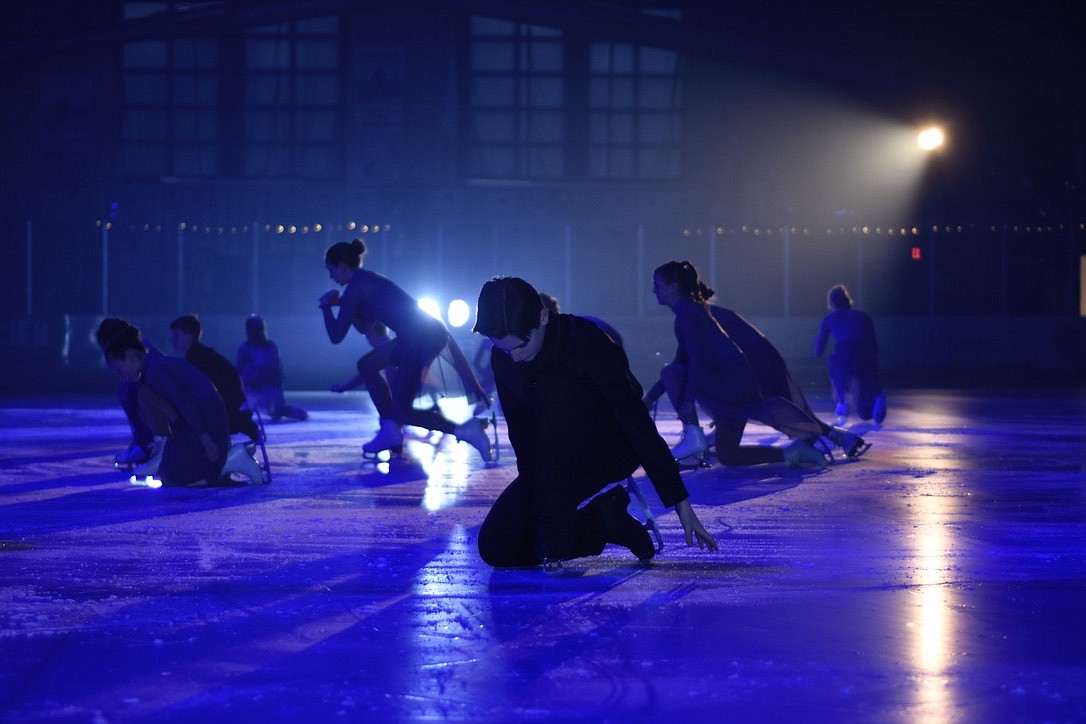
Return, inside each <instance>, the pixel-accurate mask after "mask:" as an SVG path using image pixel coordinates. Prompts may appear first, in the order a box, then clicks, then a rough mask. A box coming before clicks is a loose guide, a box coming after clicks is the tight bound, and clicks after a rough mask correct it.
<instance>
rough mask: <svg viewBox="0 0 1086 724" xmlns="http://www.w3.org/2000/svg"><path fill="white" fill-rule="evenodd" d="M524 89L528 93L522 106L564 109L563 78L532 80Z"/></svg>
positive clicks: (522, 99) (522, 101) (523, 99)
mask: <svg viewBox="0 0 1086 724" xmlns="http://www.w3.org/2000/svg"><path fill="white" fill-rule="evenodd" d="M522 88H523V89H524V90H525V91H526V92H525V95H524V97H523V98H521V104H522V105H525V106H531V107H534V108H561V107H562V101H563V98H562V79H561V78H535V77H533V78H531V80H530V81H529V82H527V83H525V84H524V85H523V86H522Z"/></svg>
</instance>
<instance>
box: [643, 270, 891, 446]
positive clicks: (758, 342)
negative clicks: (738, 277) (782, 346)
mask: <svg viewBox="0 0 1086 724" xmlns="http://www.w3.org/2000/svg"><path fill="white" fill-rule="evenodd" d="M683 264H687V265H689V262H668V263H667V264H664V265H663V266H661V267H660V269H658V270H657V272H658V273H660V274H662V278H663V279H678V278H680V277H681V276H682V275H683V274H684V273H690V272H691V271H692V273H694V274H696V273H697V270H696V269H694V267H693V266H692V265H689V266H688V268H687V267H683V266H682V265H683ZM676 265H677V266H676ZM654 282H655V277H654ZM699 284H700V281H699ZM664 286H666V285H664ZM702 286H703V287H704V285H702ZM654 288H655V286H654ZM704 289H705V293H706V294H710V295H711V294H712V293H713V292H712V290H710V289H708V288H707V287H704ZM661 291H662V292H663V294H664V296H665V297H666V290H661ZM660 296H661V295H660V294H657V298H658V300H659V298H660ZM661 303H663V302H661ZM709 311H710V313H711V314H712V316H713V319H714V321H716V323H717V325H719V326H720V328H721V330H723V331H724V333H725V334H726V335H727V336H728V337H730V338H731V340H732V341H733V342H734V343H735V344H736V346H738V347H739V349H740V350H741V351H742V353H743V356H744V357H746V360H747V362H748V363H749V365H750V368H751V371H752V372H753V373H754V377H755V382H756V384H757V387H758V390H759V392H760V393H761V395H762V397H763V398H766V399H771V398H774V397H780V398H783V399H784V400H787V401H789V402H791V403H792V404H793V405H794V406H795V407H797V408H798V409H799V410H800V411H801V412H802V413H803V415H805V416H806V417H808V418H810V419H811V420H813V421H815V422H816V423H817V424H818V429H819V432H820V434H821V435H822V436H825V437H827V438H829V439H830V440H831V441H832V442H833V443H834V444H835V445H838V446H840V448H841V450H842V452H843V453H844V454H845V455H846V456H847V457H858V456H859V455H862V454H863V453H864V452H866V450H867V449H868V447H869V445H868V444H867V443H866V442H865V441H864V440H863V439H862V438H861V437H859V436H858V435H856V434H854V433H852V432H849V431H848V430H844V429H842V428H839V427H834V426H833V425H830V424H828V423H826V422H824V421H822V420H821V419H819V418H818V416H817V415H815V413H814V412H813V411H812V410H811V408H810V405H808V404H807V399H806V397H804V395H803V392H802V391H801V390H800V389H799V386H798V385H797V384H796V382H795V380H794V379H793V378H792V374H791V373H790V372H789V370H788V364H787V363H786V362H785V361H784V357H782V356H781V353H780V352H779V351H777V348H776V347H775V346H774V345H773V343H772V342H770V341H769V339H768V338H767V337H766V336H765V335H764V334H762V332H761V330H759V329H758V328H757V327H755V326H754V325H753V324H751V323H750V322H748V321H747V320H746V319H744V318H743V317H742V316H741V315H739V314H737V313H736V312H734V311H732V310H731V309H726V308H724V307H721V306H718V305H715V304H710V305H709ZM685 357H686V354H685V348H684V347H683V345H679V347H678V349H677V351H676V359H675V360H673V361H672V362H671V363H670V364H668V365H667V366H665V367H664V369H663V370H662V371H661V374H660V377H661V379H660V380H659V381H658V382H657V383H656V384H654V385H653V387H652V389H650V390H649V392H648V393H647V394H646V395H645V404H646V405H648V406H650V407H651V406H652V405H653V404H654V403H655V402H656V400H657V399H658V398H659V397H660V396H661V395H663V393H664V392H665V391H666V392H667V393H668V395H669V400H670V401H671V402H672V404H673V405H675V404H676V401H677V400H681V398H682V386H683V384H684V380H685V369H686V365H687V364H688V359H686V358H685ZM676 409H677V408H676ZM694 420H695V421H696V420H697V411H696V409H695V411H694ZM683 432H684V435H683V438H682V440H681V441H680V443H679V444H678V445H676V446H675V448H674V450H673V452H674V454H675V457H676V458H678V459H680V460H682V459H684V458H690V457H695V456H697V457H704V455H705V452H706V451H707V450H708V448H709V446H710V444H711V443H710V442H709V441H708V440H707V439H706V436H705V435H704V433H703V432H702V430H701V427H700V425H697V426H692V427H690V428H685V427H684V431H683ZM718 452H719V453H722V454H724V455H725V456H728V455H729V454H731V455H732V458H731V459H732V460H733V462H732V463H730V464H733V465H739V464H743V463H742V458H743V456H745V455H747V454H748V452H746V451H743V450H739V451H736V450H734V449H732V450H730V452H729V450H728V449H727V447H725V448H722V449H721V450H720V451H718ZM750 454H753V455H755V456H756V458H757V456H759V455H761V454H763V453H762V452H757V451H756V452H754V453H750ZM722 460H723V459H722Z"/></svg>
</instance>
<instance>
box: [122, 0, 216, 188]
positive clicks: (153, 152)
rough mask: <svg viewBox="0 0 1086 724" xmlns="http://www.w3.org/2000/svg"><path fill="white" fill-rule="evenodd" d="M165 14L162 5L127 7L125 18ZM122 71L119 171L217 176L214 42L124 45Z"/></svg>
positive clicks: (190, 40)
mask: <svg viewBox="0 0 1086 724" xmlns="http://www.w3.org/2000/svg"><path fill="white" fill-rule="evenodd" d="M170 9H171V4H170V3H166V2H163V3H129V4H126V5H125V18H126V19H132V18H136V17H141V16H143V15H148V14H151V13H153V12H166V11H168V10H170ZM122 66H123V70H122V77H123V84H124V90H123V93H124V95H123V98H124V111H123V129H122V141H123V145H122V156H121V169H122V172H123V173H124V174H126V175H135V176H213V175H215V174H217V173H218V172H219V159H218V155H217V147H218V116H217V106H218V94H219V87H218V78H219V76H218V73H219V48H218V43H217V42H216V41H215V40H207V39H196V38H176V39H167V40H141V41H137V42H131V43H126V44H125V45H124V48H123V55H122Z"/></svg>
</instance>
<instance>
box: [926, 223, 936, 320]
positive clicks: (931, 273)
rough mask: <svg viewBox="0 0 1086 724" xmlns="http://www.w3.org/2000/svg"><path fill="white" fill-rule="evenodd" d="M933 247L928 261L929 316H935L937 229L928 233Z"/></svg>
mask: <svg viewBox="0 0 1086 724" xmlns="http://www.w3.org/2000/svg"><path fill="white" fill-rule="evenodd" d="M928 240H929V243H930V245H931V254H930V255H929V256H931V258H930V259H929V260H928V316H929V317H934V316H935V227H934V226H932V227H931V231H929V232H928Z"/></svg>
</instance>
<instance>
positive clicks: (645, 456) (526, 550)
mask: <svg viewBox="0 0 1086 724" xmlns="http://www.w3.org/2000/svg"><path fill="white" fill-rule="evenodd" d="M477 314H478V317H477V319H476V323H475V328H474V331H475V332H477V333H479V334H481V335H483V336H485V337H488V338H489V339H490V341H491V342H492V343H493V350H492V351H491V353H490V354H491V367H492V369H493V370H494V380H495V384H496V387H497V392H498V397H499V400H500V402H501V406H502V409H503V410H504V412H505V419H506V423H507V425H508V435H509V440H510V442H511V443H512V446H513V450H514V452H515V453H516V457H517V477H516V478H515V479H514V480H513V482H512V483H510V484H509V486H508V487H507V488H506V489H505V491H504V492H502V494H501V495H500V496H499V497H498V499H497V501H495V503H494V505H493V507H492V508H491V509H490V512H489V513H488V514H487V517H486V519H485V520H484V521H483V525H482V528H481V530H480V531H479V553H480V555H481V556H482V559H483V560H484V561H485V562H486V563H488V564H489V565H492V566H495V567H528V566H535V565H539V564H544V565H548V564H551V563H554V562H560V561H563V560H568V559H571V558H578V557H581V556H590V555H599V554H600V553H601V552H602V551H603V548H604V545H605V544H607V543H615V544H618V545H622V546H625V547H626V548H629V549H630V551H631V552H633V554H634V555H636V556H637V557H638V558H639V559H641V560H649V559H651V558H652V556H653V555H654V553H655V549H654V547H653V544H652V539H651V537H650V536H649V533H648V531H647V530H646V528H645V526H644V525H642V524H641V523H640V522H639V521H638V520H637V519H635V518H634V517H633V516H631V515H630V514H629V512H627V506H628V505H629V502H630V498H629V495H628V493H627V492H626V490H625V489H624V488H623V487H621V486H615V487H614V488H612V489H611V490H608V491H607V492H605V493H603V494H602V495H598V496H596V497H594V498H592V496H594V495H596V494H597V493H599V492H600V491H601V490H603V489H604V488H605V487H607V486H608V485H610V484H611V483H615V482H619V481H624V480H626V479H627V478H628V477H629V476H630V475H631V474H633V472H634V471H635V470H637V468H638V466H642V467H644V469H645V473H646V474H647V475H648V478H649V480H650V481H652V484H653V486H654V487H655V488H656V492H657V494H658V495H659V496H660V500H661V501H662V502H663V504H664V505H665V506H668V507H671V506H674V507H675V512H676V513H677V514H678V516H679V521H680V523H681V524H682V527H683V531H684V533H685V535H686V544H687V545H688V546H691V545H693V544H694V541H695V539H696V540H697V544H698V547H699V548H707V549H709V550H711V551H715V550H716V549H717V544H716V541H715V540H714V539H713V537H712V536H711V535H710V534H709V533H708V532H707V531H706V530H705V528H704V527H702V525H701V522H700V521H699V520H698V517H697V515H696V514H695V513H694V509H693V508H692V507H691V505H690V499H689V495H688V493H687V491H686V487H685V485H684V484H683V481H682V478H681V477H680V475H679V468H678V464H677V463H676V462H675V459H674V458H673V457H672V456H671V452H670V451H669V450H668V447H667V443H665V442H664V440H663V438H661V437H660V434H659V433H658V432H657V431H656V426H655V425H654V424H653V422H652V419H651V418H650V417H649V414H648V410H646V409H645V406H644V405H643V404H642V403H641V392H642V391H641V386H640V384H638V382H637V380H636V379H635V378H634V376H633V375H632V374H631V372H630V367H629V363H628V361H627V359H626V354H625V352H623V351H622V349H621V348H620V347H619V346H618V345H617V344H615V343H614V341H613V340H612V339H611V338H610V337H608V336H607V335H606V334H605V333H604V332H602V331H601V330H600V328H599V327H598V326H596V325H595V324H593V323H592V322H590V321H588V320H586V319H583V318H581V317H576V316H573V315H569V314H557V315H552V314H550V313H549V312H548V310H547V309H546V308H545V307H544V305H543V302H542V300H541V299H540V296H539V293H538V292H537V291H536V289H535V288H534V287H532V285H531V284H529V283H528V282H526V281H524V280H523V279H520V278H517V277H498V278H495V279H492V280H490V281H489V282H487V283H486V284H484V285H483V288H482V291H480V293H479V306H478V312H477ZM589 498H592V500H590V501H589V502H588V503H587V504H585V505H581V503H582V502H583V501H585V500H587V499H589ZM578 506H580V507H578Z"/></svg>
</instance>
